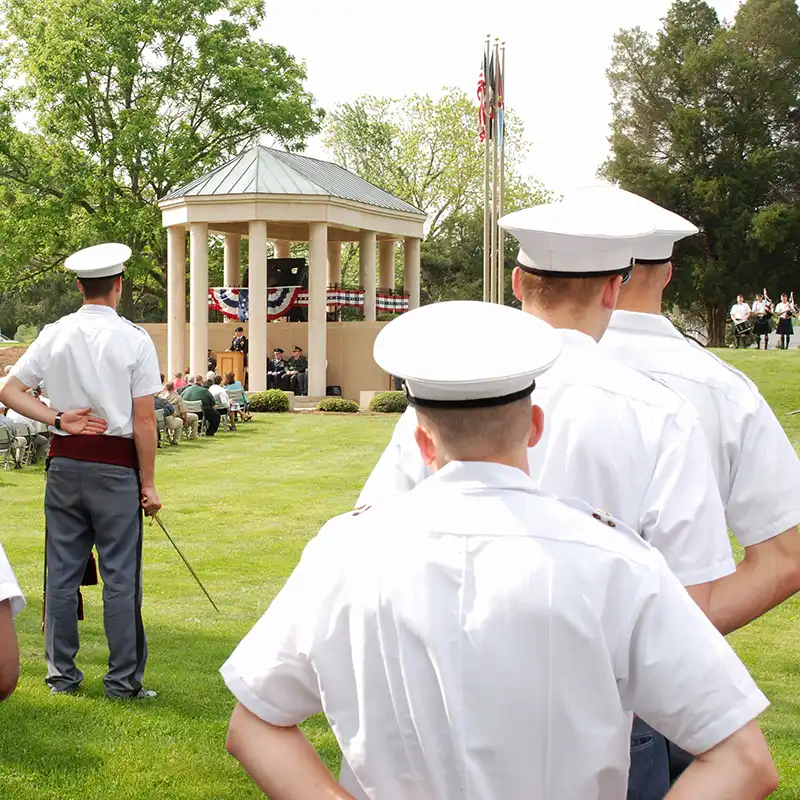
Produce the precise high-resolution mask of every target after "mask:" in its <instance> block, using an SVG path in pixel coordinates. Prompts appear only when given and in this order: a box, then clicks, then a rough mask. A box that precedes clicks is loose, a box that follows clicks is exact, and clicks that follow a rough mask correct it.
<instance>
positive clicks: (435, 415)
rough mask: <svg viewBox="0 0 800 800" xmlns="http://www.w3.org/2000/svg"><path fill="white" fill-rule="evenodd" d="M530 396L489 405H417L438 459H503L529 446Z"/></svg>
mask: <svg viewBox="0 0 800 800" xmlns="http://www.w3.org/2000/svg"><path fill="white" fill-rule="evenodd" d="M533 409H534V406H532V404H531V398H530V396H528V395H526V396H525V397H523V398H521V399H519V400H515V401H514V402H513V403H508V404H506V405H503V406H495V407H489V408H463V409H457V408H424V407H418V408H417V418H418V420H419V427H420V428H422V429H423V430H424V431H425V432H426V433H427V434H428V435H429V436H430V437H431V439H432V440H433V443H434V446H435V449H436V454H437V460H439V461H440V463H446V462H449V461H500V462H502V461H504V460H505V459H506V458H507V457H508V456H509V454H513V453H515V452H517V451H519V450H520V448H527V447H528V444H529V441H530V439H531V426H532V414H533V413H539V414H541V411H540V409H538V408H537V409H536V412H534V411H533Z"/></svg>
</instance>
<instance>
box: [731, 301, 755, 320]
mask: <svg viewBox="0 0 800 800" xmlns="http://www.w3.org/2000/svg"><path fill="white" fill-rule="evenodd" d="M749 313H750V306H749V305H747V303H734V304H733V305H732V306H731V317H732V318H733V320H734V321H735V322H743V321H744V320H746V319H747V316H748V314H749Z"/></svg>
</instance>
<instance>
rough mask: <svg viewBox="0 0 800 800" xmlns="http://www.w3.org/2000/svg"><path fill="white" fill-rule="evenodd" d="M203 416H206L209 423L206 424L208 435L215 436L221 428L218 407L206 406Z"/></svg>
mask: <svg viewBox="0 0 800 800" xmlns="http://www.w3.org/2000/svg"><path fill="white" fill-rule="evenodd" d="M203 416H204V417H205V418H206V422H208V425H207V426H206V436H213V435H214V434H215V433H216V432H217V428H219V423H220V420H221V417H220V415H219V411H217V409H216V408H204V409H203Z"/></svg>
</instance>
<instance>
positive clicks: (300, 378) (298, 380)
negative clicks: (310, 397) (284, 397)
mask: <svg viewBox="0 0 800 800" xmlns="http://www.w3.org/2000/svg"><path fill="white" fill-rule="evenodd" d="M289 387H290V389H291V391H293V392H294V393H295V394H297V395H306V394H308V373H307V372H300V373H298V374H297V375H291V376H290V378H289Z"/></svg>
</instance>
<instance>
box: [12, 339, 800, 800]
mask: <svg viewBox="0 0 800 800" xmlns="http://www.w3.org/2000/svg"><path fill="white" fill-rule="evenodd" d="M718 354H719V355H721V356H722V357H723V358H727V359H729V360H730V361H731V362H732V363H735V365H736V366H738V367H740V368H742V369H744V370H745V371H746V372H747V373H748V374H749V375H750V376H751V377H752V378H753V379H754V380H755V381H756V383H758V384H759V386H760V388H761V390H762V392H763V393H764V394H765V395H766V397H767V399H768V400H769V401H770V403H771V404H772V405H773V408H774V409H775V411H776V413H777V414H778V417H779V419H780V421H781V422H782V423H783V424H784V425H785V427H786V430H787V432H788V434H789V436H790V438H791V440H792V442H793V443H794V444H795V447H800V414H799V415H797V416H793V417H790V416H788V414H789V412H791V411H794V410H795V409H800V353H798V352H797V351H787V352H782V351H781V352H776V351H772V352H770V351H768V352H766V353H764V352H756V351H755V350H751V351H739V352H734V351H732V350H728V351H719V353H718ZM395 420H396V417H394V416H386V417H381V416H362V415H359V416H352V417H349V416H333V417H326V416H321V415H274V416H262V417H260V418H258V419H257V420H256V421H255V422H253V423H251V424H249V425H244V426H241V427H240V430H239V432H237V433H235V434H230V433H228V434H224V433H222V434H220V435H219V436H217V437H215V438H214V439H210V440H205V441H201V442H198V443H189V444H185V445H183V446H181V447H180V448H167V449H164V450H162V451H161V453H160V455H159V459H158V477H159V480H158V484H159V487H160V490H161V492H162V499H163V501H164V504H165V509H164V511H163V514H162V516H163V519H164V521H165V522H166V524H167V525H168V526H169V528H170V530H171V532H172V533H173V535H174V536H175V538H176V540H177V541H178V544H179V545H180V546H181V547H182V549H183V550H184V553H185V554H186V556H187V557H188V558H189V560H190V561H191V562H192V563H193V565H194V566H195V568H196V570H197V571H198V573H199V574H200V576H201V578H202V579H203V580H204V582H205V583H206V585H207V588H208V589H209V591H210V592H211V594H212V596H213V597H214V599H215V600H216V602H217V604H218V605H219V606H220V609H221V613H220V614H219V615H217V614H216V613H215V612H214V611H213V609H212V608H211V606H210V605H209V604H208V602H207V601H206V599H205V598H204V597H203V595H202V593H201V592H200V590H199V588H198V587H197V586H196V585H195V584H194V581H193V580H192V578H191V576H190V575H189V574H188V573H187V572H186V570H185V568H184V567H183V564H182V563H181V562H180V559H179V558H178V556H177V554H176V553H175V552H174V551H173V550H172V548H171V546H170V545H169V543H168V542H167V540H166V538H165V537H164V536H163V534H162V533H161V531H160V530H159V529H158V528H156V527H150V526H147V527H146V532H145V555H144V558H145V568H144V580H145V607H144V614H145V625H146V628H147V632H148V639H149V645H150V660H149V663H148V670H147V675H146V679H147V681H146V682H147V685H148V686H150V687H152V688H154V689H156V690H158V691H159V692H160V693H161V696H160V697H159V699H158V700H156V701H154V702H153V703H151V704H145V705H137V704H119V703H111V702H109V701H107V700H105V698H104V697H103V689H102V675H103V673H104V671H105V665H106V659H107V651H106V644H105V637H104V635H103V627H102V601H101V588H100V587H90V588H86V589H84V599H85V605H86V616H87V619H86V620H85V621H84V622H82V623H80V625H81V635H82V647H81V652H80V655H79V664H80V666H81V667H82V669H83V670H84V672H85V674H86V679H85V681H84V691H83V692H82V694H81V695H80V696H77V697H74V698H72V697H58V698H53V697H51V696H50V695H49V694H48V692H47V690H46V687H45V686H44V682H43V679H44V675H45V665H44V660H43V657H42V647H43V642H42V635H41V630H40V622H41V581H42V575H41V556H42V543H43V535H42V531H43V525H44V519H43V514H42V496H43V491H44V481H43V475H42V473H41V471H40V470H38V469H35V468H34V469H27V470H23V471H18V472H10V473H9V472H7V473H3V472H0V520H2V526H1V527H0V541H2V543H3V545H4V546H5V549H6V551H7V554H8V556H9V558H10V560H11V561H12V563H13V565H14V568H15V570H16V572H17V575H18V577H19V580H20V582H21V584H22V585H23V588H24V590H25V592H26V594H27V596H28V603H29V605H28V608H27V609H26V610H25V612H23V614H22V615H21V616H20V617H18V619H17V628H18V632H19V638H20V645H21V649H22V678H21V682H20V687H19V689H18V690H17V693H16V694H15V695H14V696H13V697H12V698H11V699H10V700H9V701H8V702H7V703H5V704H3V705H2V706H0V800H6V798H8V799H9V800H28V799H29V798H30V799H33V798H35V799H36V800H40V799H41V798H47V799H48V800H101V799H102V800H108V799H109V798H115V800H127V798H131V799H132V800H133V799H135V800H145V798H146V799H147V800H149V799H150V798H170V799H173V798H174V799H175V800H183V799H184V798H185V799H186V800H201V799H202V800H215V799H216V798H237V799H238V798H255V797H259V796H261V795H260V794H259V792H258V791H256V790H255V788H254V787H253V785H252V784H251V782H250V781H249V779H248V778H247V777H246V776H245V775H244V774H243V772H242V771H241V769H240V768H239V766H238V764H237V763H236V762H235V761H233V759H231V758H230V757H228V756H227V754H226V753H225V749H224V741H225V731H226V726H227V721H228V718H229V715H230V712H231V709H232V707H233V701H232V699H231V697H230V695H229V694H228V692H227V690H226V689H225V687H224V684H223V683H222V680H221V679H220V678H219V676H218V673H217V670H218V668H219V666H220V665H221V664H222V662H223V661H224V660H225V659H226V658H227V656H228V655H229V654H230V652H231V651H232V650H233V648H234V647H235V646H236V643H237V642H238V641H239V639H240V638H241V637H242V636H243V635H244V634H245V633H246V632H247V631H248V630H249V628H250V626H251V625H252V624H253V623H254V622H255V620H256V619H257V618H258V617H259V616H260V614H261V612H262V611H263V609H264V608H265V607H266V606H267V605H268V604H269V602H270V600H271V599H272V597H274V595H275V593H276V592H277V591H278V590H279V589H280V587H281V586H282V585H283V583H284V581H285V580H286V578H287V576H288V575H289V573H290V572H291V570H292V568H293V567H294V565H295V564H296V563H297V560H298V559H299V557H300V554H301V552H302V548H303V546H304V544H305V542H306V541H307V540H308V538H309V537H311V536H313V535H314V533H315V532H316V531H317V530H318V528H319V527H320V525H321V524H322V523H323V522H324V521H325V520H326V519H328V518H329V517H331V516H333V515H334V514H337V513H340V512H342V511H345V510H346V509H348V508H351V507H352V505H353V503H354V501H355V499H356V497H357V495H358V491H359V489H360V487H361V485H362V484H363V482H364V480H365V478H366V477H367V475H368V473H369V471H370V469H371V468H372V466H373V464H374V462H375V461H376V459H377V457H378V455H379V454H380V452H381V451H382V449H383V447H384V446H385V444H386V442H387V441H388V439H389V436H390V434H391V430H392V427H393V425H394V422H395ZM776 468H777V465H776ZM759 479H760V480H763V481H765V482H766V481H769V479H770V476H769V475H763V476H760V478H759ZM799 611H800V605H798V601H797V600H796V599H793V600H791V601H789V602H788V603H786V604H784V605H783V606H782V607H781V608H779V609H777V610H776V611H773V612H772V613H770V614H769V615H768V616H767V617H765V618H763V619H761V620H759V621H758V622H756V623H754V624H753V625H751V626H749V627H748V628H746V629H745V630H743V631H740V632H738V633H737V634H735V635H734V636H732V637H730V640H731V642H732V643H733V645H734V646H735V647H736V649H737V651H738V652H739V653H740V655H741V656H742V658H743V659H744V660H745V662H746V663H747V664H748V666H749V667H750V668H751V670H752V672H753V674H754V675H755V677H756V679H757V680H758V681H759V683H760V685H761V686H762V687H763V688H764V690H765V691H766V692H767V694H768V695H769V697H770V699H771V700H772V703H773V705H772V707H771V709H770V710H769V711H768V712H767V713H766V714H765V715H764V718H763V723H764V728H765V730H766V732H767V735H768V737H769V740H770V743H771V745H772V747H773V752H774V754H775V758H776V761H777V762H778V766H779V769H780V773H781V779H782V784H781V788H780V789H779V791H778V792H777V793H776V795H775V797H777V798H786V799H787V800H788V798H800V683H798V673H800V639H799V638H798V635H797V633H798V612H799ZM487 679H488V680H491V676H487ZM306 733H307V735H309V737H310V738H311V739H312V741H313V743H314V745H315V747H316V748H317V750H318V752H319V753H320V754H321V756H322V757H323V759H324V760H325V762H326V763H327V764H328V765H329V766H330V767H331V768H332V769H333V770H335V771H336V770H338V765H339V753H338V748H337V746H336V742H335V740H334V738H333V736H332V735H331V733H330V731H329V729H328V727H327V725H326V723H325V721H324V720H323V719H320V718H317V719H314V720H311V721H310V722H309V723H308V724H307V725H306Z"/></svg>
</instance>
